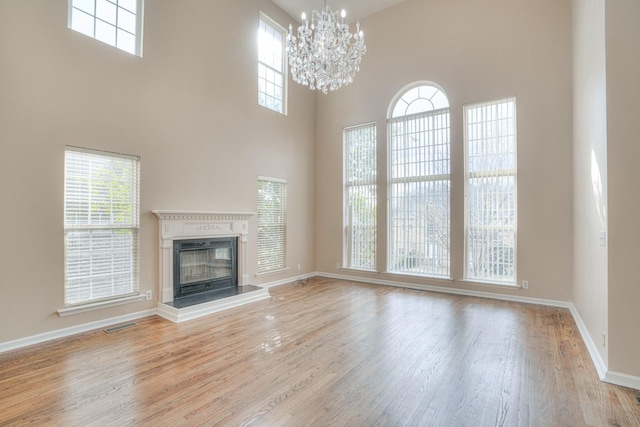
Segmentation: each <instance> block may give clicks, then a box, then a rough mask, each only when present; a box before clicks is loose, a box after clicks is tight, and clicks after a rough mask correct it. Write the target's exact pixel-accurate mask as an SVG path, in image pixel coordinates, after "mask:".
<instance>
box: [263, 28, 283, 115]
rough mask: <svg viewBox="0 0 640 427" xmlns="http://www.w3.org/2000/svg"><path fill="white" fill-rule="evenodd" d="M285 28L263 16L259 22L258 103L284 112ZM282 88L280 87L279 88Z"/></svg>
mask: <svg viewBox="0 0 640 427" xmlns="http://www.w3.org/2000/svg"><path fill="white" fill-rule="evenodd" d="M284 33H285V31H284V29H282V28H280V27H279V26H277V24H275V23H272V22H271V21H270V20H268V19H267V18H265V17H263V16H261V17H260V21H259V24H258V103H259V105H262V106H263V107H267V108H270V109H272V110H274V111H277V112H279V113H284V94H285V91H284V90H282V89H283V88H284V85H285V76H284V70H285V64H284ZM279 88H280V89H279Z"/></svg>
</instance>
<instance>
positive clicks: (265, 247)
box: [257, 178, 287, 273]
mask: <svg viewBox="0 0 640 427" xmlns="http://www.w3.org/2000/svg"><path fill="white" fill-rule="evenodd" d="M286 209H287V183H286V181H283V180H277V179H274V178H260V179H259V180H258V270H257V271H258V273H265V272H268V271H276V270H281V269H284V268H286V238H287V211H286Z"/></svg>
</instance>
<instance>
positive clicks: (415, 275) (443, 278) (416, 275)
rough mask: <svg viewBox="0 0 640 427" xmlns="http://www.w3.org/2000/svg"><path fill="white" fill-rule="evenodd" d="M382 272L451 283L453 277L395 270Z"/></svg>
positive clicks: (388, 274) (396, 275) (389, 274)
mask: <svg viewBox="0 0 640 427" xmlns="http://www.w3.org/2000/svg"><path fill="white" fill-rule="evenodd" d="M383 274H386V275H387V276H394V277H407V278H414V279H427V280H435V281H439V282H446V283H453V279H452V278H451V277H444V276H427V275H424V274H414V273H398V272H395V271H385V272H384V273H383Z"/></svg>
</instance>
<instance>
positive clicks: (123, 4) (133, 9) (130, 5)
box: [118, 0, 137, 13]
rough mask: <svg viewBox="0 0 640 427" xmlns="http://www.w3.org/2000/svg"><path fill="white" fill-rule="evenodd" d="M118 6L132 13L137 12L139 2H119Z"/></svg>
mask: <svg viewBox="0 0 640 427" xmlns="http://www.w3.org/2000/svg"><path fill="white" fill-rule="evenodd" d="M118 6H120V7H124V8H125V9H127V10H128V11H130V12H131V13H136V12H137V7H136V6H137V1H136V0H118Z"/></svg>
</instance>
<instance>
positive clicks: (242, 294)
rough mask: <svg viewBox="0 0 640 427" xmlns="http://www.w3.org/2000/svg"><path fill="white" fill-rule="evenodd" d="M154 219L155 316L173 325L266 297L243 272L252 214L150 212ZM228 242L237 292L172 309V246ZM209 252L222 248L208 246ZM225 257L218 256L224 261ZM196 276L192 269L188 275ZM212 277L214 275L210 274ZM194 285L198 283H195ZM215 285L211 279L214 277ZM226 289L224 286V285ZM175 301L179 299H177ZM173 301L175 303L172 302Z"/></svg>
mask: <svg viewBox="0 0 640 427" xmlns="http://www.w3.org/2000/svg"><path fill="white" fill-rule="evenodd" d="M152 212H153V214H155V216H156V217H157V218H158V237H159V239H158V240H159V250H158V267H159V271H158V277H159V304H158V314H159V315H160V316H162V317H165V318H167V319H169V320H171V321H174V322H180V321H183V320H188V319H193V318H196V317H199V316H203V315H206V314H209V313H213V312H216V311H220V310H222V309H226V308H231V307H236V306H238V305H242V304H245V303H247V302H252V301H258V300H260V299H265V298H269V292H268V290H267V289H265V288H260V287H255V286H251V284H250V283H249V273H248V269H247V247H248V243H249V220H250V219H251V218H252V217H253V216H254V215H255V214H253V213H247V212H240V213H235V212H203V211H181V210H171V211H170V210H154V211H152ZM196 240H199V241H216V240H217V241H224V240H227V241H232V242H234V244H235V246H236V248H235V254H236V257H237V258H236V262H235V264H236V266H235V268H236V271H235V273H234V274H235V275H236V276H237V290H238V291H237V292H234V294H232V296H230V297H228V298H224V299H221V300H215V301H210V302H206V303H202V304H199V305H198V306H195V307H188V308H180V309H178V308H176V307H177V306H178V305H177V304H174V299H176V293H175V292H176V291H175V290H174V281H175V279H176V278H175V272H174V270H175V264H174V254H175V247H176V245H180V244H181V242H190V241H196ZM212 245H213V246H212V247H211V249H213V250H214V253H215V249H222V247H219V246H218V247H216V245H217V244H212ZM219 252H224V251H219ZM225 257H226V255H224V256H222V258H225ZM195 273H198V272H196V271H195V270H194V272H192V273H188V274H195ZM213 274H214V275H215V274H216V273H213ZM195 282H198V281H197V280H196V281H195ZM214 282H215V278H214ZM224 286H226V285H224ZM178 299H179V298H178ZM176 302H177V301H176Z"/></svg>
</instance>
